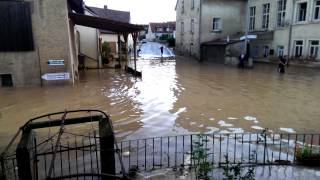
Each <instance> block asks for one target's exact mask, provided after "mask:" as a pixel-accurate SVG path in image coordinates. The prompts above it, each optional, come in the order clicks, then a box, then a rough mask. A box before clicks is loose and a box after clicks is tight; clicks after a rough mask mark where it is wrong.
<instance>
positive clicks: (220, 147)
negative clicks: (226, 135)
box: [219, 134, 222, 164]
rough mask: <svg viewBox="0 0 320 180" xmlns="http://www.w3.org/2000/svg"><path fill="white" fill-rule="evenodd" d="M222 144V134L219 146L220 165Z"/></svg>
mask: <svg viewBox="0 0 320 180" xmlns="http://www.w3.org/2000/svg"><path fill="white" fill-rule="evenodd" d="M221 143H222V135H221V134H220V137H219V144H220V146H219V164H220V163H221V150H222V145H221Z"/></svg>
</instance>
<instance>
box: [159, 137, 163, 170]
mask: <svg viewBox="0 0 320 180" xmlns="http://www.w3.org/2000/svg"><path fill="white" fill-rule="evenodd" d="M160 165H161V167H162V166H163V164H162V138H160Z"/></svg>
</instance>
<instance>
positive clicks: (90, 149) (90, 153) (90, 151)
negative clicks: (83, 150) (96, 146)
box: [88, 132, 93, 180]
mask: <svg viewBox="0 0 320 180" xmlns="http://www.w3.org/2000/svg"><path fill="white" fill-rule="evenodd" d="M90 136H91V133H90V132H89V138H88V140H89V145H90V147H89V156H90V168H91V173H93V162H92V143H91V138H90ZM91 179H92V180H93V176H92V177H91Z"/></svg>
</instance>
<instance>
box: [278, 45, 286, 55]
mask: <svg viewBox="0 0 320 180" xmlns="http://www.w3.org/2000/svg"><path fill="white" fill-rule="evenodd" d="M283 55H284V46H278V47H277V56H278V57H283Z"/></svg>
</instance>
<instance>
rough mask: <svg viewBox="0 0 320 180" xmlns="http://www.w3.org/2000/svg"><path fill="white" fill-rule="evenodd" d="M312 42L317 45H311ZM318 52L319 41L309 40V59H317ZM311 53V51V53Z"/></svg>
mask: <svg viewBox="0 0 320 180" xmlns="http://www.w3.org/2000/svg"><path fill="white" fill-rule="evenodd" d="M313 41H318V45H312V42H313ZM319 50H320V41H319V40H310V41H309V52H308V55H309V57H311V58H315V59H318V58H319V57H320V52H319ZM311 51H313V53H312V52H311ZM315 52H316V53H315Z"/></svg>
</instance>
